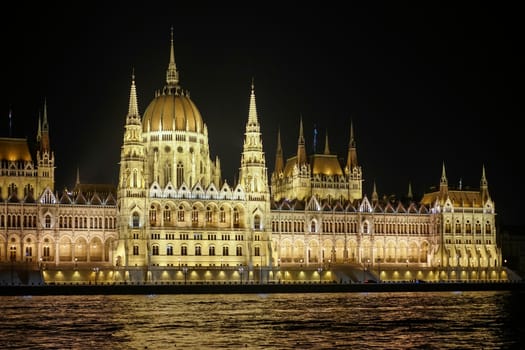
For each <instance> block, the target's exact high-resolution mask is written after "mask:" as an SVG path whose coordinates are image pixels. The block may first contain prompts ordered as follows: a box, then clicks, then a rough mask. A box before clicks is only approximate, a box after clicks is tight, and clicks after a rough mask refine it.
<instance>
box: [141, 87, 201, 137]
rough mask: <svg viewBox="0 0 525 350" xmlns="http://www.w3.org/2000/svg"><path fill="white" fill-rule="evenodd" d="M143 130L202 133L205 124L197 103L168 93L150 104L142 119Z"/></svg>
mask: <svg viewBox="0 0 525 350" xmlns="http://www.w3.org/2000/svg"><path fill="white" fill-rule="evenodd" d="M142 120H143V121H142V130H143V131H144V132H150V131H192V132H197V133H202V132H203V130H204V123H203V121H202V117H201V114H200V112H199V110H198V109H197V106H195V103H193V101H192V100H191V99H190V97H189V96H187V95H183V94H178V93H168V94H159V95H158V96H156V97H155V98H154V99H153V101H151V103H150V104H149V106H148V107H147V108H146V111H145V112H144V117H143V119H142Z"/></svg>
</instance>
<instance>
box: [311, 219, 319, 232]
mask: <svg viewBox="0 0 525 350" xmlns="http://www.w3.org/2000/svg"><path fill="white" fill-rule="evenodd" d="M316 231H317V228H316V225H315V221H314V220H312V222H310V232H312V233H314V232H316Z"/></svg>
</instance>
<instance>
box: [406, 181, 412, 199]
mask: <svg viewBox="0 0 525 350" xmlns="http://www.w3.org/2000/svg"><path fill="white" fill-rule="evenodd" d="M407 198H408V199H412V198H414V196H413V195H412V183H411V182H410V181H409V182H408V194H407Z"/></svg>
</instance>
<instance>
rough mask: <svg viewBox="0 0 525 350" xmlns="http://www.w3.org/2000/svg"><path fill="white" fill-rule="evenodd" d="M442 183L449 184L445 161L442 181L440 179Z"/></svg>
mask: <svg viewBox="0 0 525 350" xmlns="http://www.w3.org/2000/svg"><path fill="white" fill-rule="evenodd" d="M440 184H441V185H448V180H447V173H446V171H445V162H443V168H442V170H441V181H440Z"/></svg>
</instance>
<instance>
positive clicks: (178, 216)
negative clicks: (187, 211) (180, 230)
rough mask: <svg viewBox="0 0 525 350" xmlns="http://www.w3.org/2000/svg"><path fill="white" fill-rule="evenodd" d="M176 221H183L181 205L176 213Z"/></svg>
mask: <svg viewBox="0 0 525 350" xmlns="http://www.w3.org/2000/svg"><path fill="white" fill-rule="evenodd" d="M177 219H178V220H179V221H184V207H183V206H182V205H181V206H179V211H178V212H177Z"/></svg>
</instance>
